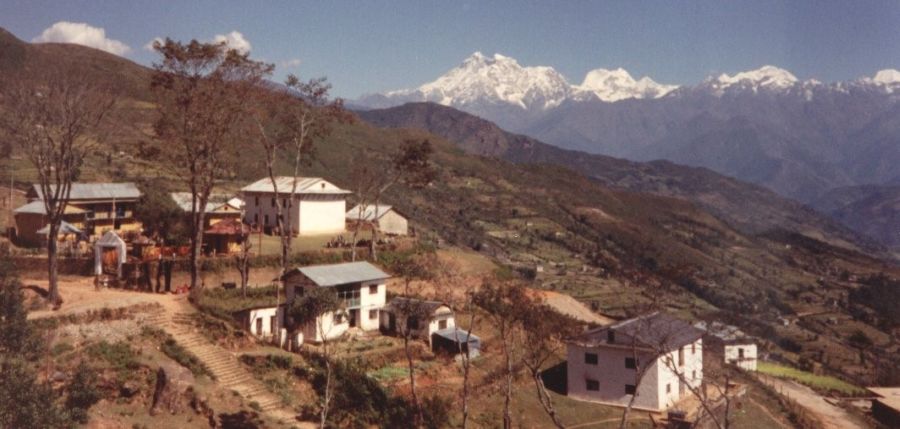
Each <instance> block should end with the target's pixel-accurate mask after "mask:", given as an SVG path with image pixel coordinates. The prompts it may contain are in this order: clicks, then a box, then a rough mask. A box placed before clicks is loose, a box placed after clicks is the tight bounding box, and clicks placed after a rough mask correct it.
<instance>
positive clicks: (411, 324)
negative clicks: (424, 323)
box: [406, 317, 419, 329]
mask: <svg viewBox="0 0 900 429" xmlns="http://www.w3.org/2000/svg"><path fill="white" fill-rule="evenodd" d="M406 326H407V327H408V328H409V329H419V319H418V318H415V317H408V318H406Z"/></svg>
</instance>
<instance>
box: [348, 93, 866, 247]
mask: <svg viewBox="0 0 900 429" xmlns="http://www.w3.org/2000/svg"><path fill="white" fill-rule="evenodd" d="M357 114H358V115H359V116H360V118H362V119H363V120H365V121H367V122H369V123H372V124H374V125H376V126H380V127H389V128H416V129H422V130H426V131H428V132H431V133H434V134H437V135H439V136H442V137H444V138H446V139H448V140H450V141H452V142H455V143H457V144H458V145H459V146H460V147H461V148H462V149H463V150H465V151H466V152H468V153H471V154H475V155H481V156H488V157H497V158H500V159H504V160H507V161H510V162H513V163H517V164H526V163H548V164H557V165H561V166H563V167H567V168H571V169H573V170H575V171H578V172H580V173H582V174H584V175H586V176H588V177H590V178H592V179H595V180H597V181H598V182H600V183H603V184H606V185H608V186H612V187H615V188H619V189H625V190H630V191H636V192H646V193H653V194H657V195H663V196H670V197H677V198H683V199H686V200H689V201H691V202H693V203H695V204H697V205H698V206H700V207H702V208H704V209H706V210H708V211H709V212H710V213H713V214H714V215H716V216H717V217H719V218H721V219H723V220H724V221H726V222H728V223H729V224H731V225H734V226H735V227H737V228H738V229H740V230H742V231H744V232H747V233H750V234H758V233H761V232H765V231H768V230H771V229H774V228H784V229H789V230H793V231H797V232H800V233H803V234H806V235H808V236H810V237H813V238H817V239H821V240H826V241H829V242H831V243H833V244H835V245H839V246H845V247H850V248H857V249H859V248H860V246H861V247H862V248H871V247H872V240H871V239H869V238H862V237H860V236H859V235H858V234H856V233H853V232H852V231H850V230H848V229H847V228H846V227H843V226H841V225H840V224H838V223H836V222H834V221H832V220H831V219H829V218H827V217H825V216H822V215H820V214H819V213H816V212H815V211H813V210H810V209H809V208H807V207H806V206H804V205H802V204H800V203H797V202H795V201H792V200H790V199H787V198H784V197H781V196H779V195H778V194H776V193H774V192H772V191H769V190H768V189H765V188H763V187H761V186H758V185H752V184H749V183H745V182H741V181H739V180H736V179H732V178H730V177H726V176H723V175H721V174H718V173H715V172H713V171H710V170H707V169H705V168H696V167H685V166H681V165H678V164H673V163H671V162H667V161H653V162H646V163H642V162H634V161H628V160H623V159H617V158H612V157H608V156H603V155H592V154H588V153H584V152H578V151H572V150H565V149H561V148H558V147H556V146H552V145H548V144H546V143H543V142H541V141H539V140H537V139H533V138H530V137H528V136H524V135H520V134H513V133H510V132H507V131H504V130H503V129H501V128H500V127H498V126H497V125H496V124H494V123H492V122H490V121H487V120H484V119H481V118H479V117H477V116H474V115H470V114H468V113H465V112H462V111H459V110H456V109H453V108H451V107H446V106H442V105H438V104H434V103H408V104H404V105H402V106H398V107H393V108H388V109H377V110H367V111H359V112H357ZM871 237H872V239H877V237H878V236H871Z"/></svg>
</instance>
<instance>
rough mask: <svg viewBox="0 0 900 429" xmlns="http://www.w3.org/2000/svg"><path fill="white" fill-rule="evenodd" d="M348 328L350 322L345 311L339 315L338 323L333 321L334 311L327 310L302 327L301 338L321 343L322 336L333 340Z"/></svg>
mask: <svg viewBox="0 0 900 429" xmlns="http://www.w3.org/2000/svg"><path fill="white" fill-rule="evenodd" d="M348 329H350V322H349V320H348V319H347V315H346V313H345V312H344V313H343V314H342V315H341V317H340V322H339V323H335V320H334V313H333V312H328V313H325V314H323V315H321V316H319V317H318V319H317V320H316V321H315V322H313V323H308V324H307V325H306V326H304V327H303V329H302V331H303V340H304V341H306V340H309V341H312V342H314V343H321V342H322V339H323V338H325V339H326V340H333V339H335V338H337V337H340V336H341V335H344V333H345V332H347V330H348ZM323 334H324V335H323Z"/></svg>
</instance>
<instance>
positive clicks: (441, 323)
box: [438, 319, 447, 329]
mask: <svg viewBox="0 0 900 429" xmlns="http://www.w3.org/2000/svg"><path fill="white" fill-rule="evenodd" d="M438 329H447V319H443V320H440V321H438Z"/></svg>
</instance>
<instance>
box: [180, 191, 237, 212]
mask: <svg viewBox="0 0 900 429" xmlns="http://www.w3.org/2000/svg"><path fill="white" fill-rule="evenodd" d="M171 196H172V201H175V204H176V205H177V206H178V207H179V208H180V209H181V210H184V211H186V212H190V211H191V209H192V206H193V196H192V195H191V193H190V192H172V194H171ZM232 200H238V201H240V199H238V198H233V197H232V196H231V195H229V194H221V193H215V194H210V195H209V201H207V202H206V212H207V213H215V212H218V211H222V209H223V208H224V207H225V206H226V205H231V206H233V207H234V208H235V209H240V206H235V205H234V204H233V203H232Z"/></svg>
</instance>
